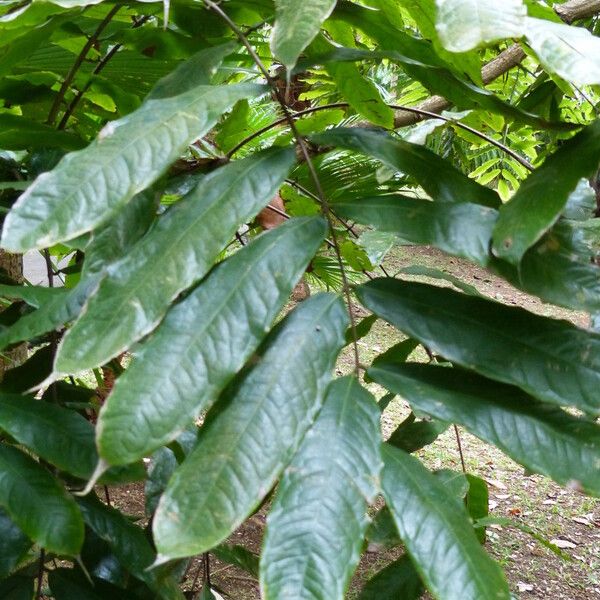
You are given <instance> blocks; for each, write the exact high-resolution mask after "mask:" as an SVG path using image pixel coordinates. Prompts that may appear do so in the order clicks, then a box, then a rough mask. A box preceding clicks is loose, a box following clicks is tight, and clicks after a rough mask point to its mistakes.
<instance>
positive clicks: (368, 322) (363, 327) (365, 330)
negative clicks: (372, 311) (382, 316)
mask: <svg viewBox="0 0 600 600" xmlns="http://www.w3.org/2000/svg"><path fill="white" fill-rule="evenodd" d="M377 319H378V317H377V315H370V316H368V317H365V318H364V319H363V320H362V321H360V323H358V324H357V325H356V327H355V328H354V330H353V329H352V328H351V327H348V329H347V330H346V345H348V344H351V343H352V342H353V341H354V340H355V339H356V341H358V340H360V339H362V338H364V337H365V336H367V335H369V332H370V331H371V329H372V328H373V325H375V323H376V321H377ZM355 334H356V338H355Z"/></svg>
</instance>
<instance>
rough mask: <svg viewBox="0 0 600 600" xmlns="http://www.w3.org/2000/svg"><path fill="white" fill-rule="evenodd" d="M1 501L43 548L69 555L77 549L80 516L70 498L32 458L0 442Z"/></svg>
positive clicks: (79, 533)
mask: <svg viewBox="0 0 600 600" xmlns="http://www.w3.org/2000/svg"><path fill="white" fill-rule="evenodd" d="M0 505H1V506H3V507H4V508H5V509H6V512H7V513H8V514H9V516H10V518H11V519H12V520H13V521H14V522H15V523H16V525H18V527H19V528H20V529H21V530H22V531H23V533H25V534H26V535H27V536H28V537H29V538H30V539H32V540H33V541H34V542H36V543H37V544H39V545H40V546H42V547H43V548H45V549H46V550H48V551H50V552H56V553H57V554H66V555H68V556H76V555H77V553H78V552H79V549H80V548H81V544H82V543H83V520H82V518H81V514H80V512H79V510H78V509H77V505H76V504H75V501H74V500H73V498H72V497H71V496H70V495H69V494H67V492H65V490H64V488H63V487H62V486H61V485H60V483H59V482H58V481H57V480H56V479H55V478H54V477H53V476H52V475H50V473H48V471H46V470H45V469H44V468H42V467H41V466H40V465H39V464H38V463H36V462H35V461H34V460H33V459H32V458H30V457H29V456H27V455H26V454H23V453H22V452H20V451H19V450H17V449H16V448H14V447H12V446H7V445H6V444H0ZM49 515H52V518H49Z"/></svg>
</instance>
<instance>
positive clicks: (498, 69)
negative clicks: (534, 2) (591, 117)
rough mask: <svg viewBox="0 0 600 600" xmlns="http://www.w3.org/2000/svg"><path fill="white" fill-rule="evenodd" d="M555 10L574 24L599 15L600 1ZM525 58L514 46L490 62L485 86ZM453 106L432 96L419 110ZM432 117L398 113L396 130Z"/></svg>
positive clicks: (574, 0)
mask: <svg viewBox="0 0 600 600" xmlns="http://www.w3.org/2000/svg"><path fill="white" fill-rule="evenodd" d="M554 10H555V12H556V14H557V15H558V16H559V17H560V18H561V19H562V20H563V21H564V22H565V23H572V22H573V21H577V20H578V19H586V18H588V17H591V16H593V15H595V14H597V13H600V0H570V2H565V4H555V5H554ZM524 58H525V52H524V51H523V49H522V48H521V46H519V44H513V45H512V46H510V47H509V48H507V49H506V50H504V52H501V53H500V54H499V55H498V56H497V57H496V58H495V59H494V60H492V61H491V62H489V63H488V64H487V65H485V66H484V67H483V69H482V70H481V78H482V79H483V82H484V83H485V84H488V83H490V82H492V81H494V79H498V77H500V76H501V75H504V73H506V72H507V71H510V70H511V69H512V68H513V67H516V66H517V65H518V64H519V63H520V62H521V61H522V60H523V59H524ZM450 106H451V104H450V102H448V100H446V99H445V98H442V97H441V96H432V97H431V98H428V99H427V100H425V102H423V103H422V104H419V105H418V106H417V108H420V109H422V110H427V111H429V112H434V113H438V114H439V113H441V112H442V111H444V110H446V109H447V108H450ZM428 118H430V117H427V116H423V115H416V114H414V113H408V112H405V111H398V112H397V113H396V116H395V119H394V128H395V129H400V128H402V127H407V126H409V125H414V124H415V123H418V122H419V121H424V120H425V119H428Z"/></svg>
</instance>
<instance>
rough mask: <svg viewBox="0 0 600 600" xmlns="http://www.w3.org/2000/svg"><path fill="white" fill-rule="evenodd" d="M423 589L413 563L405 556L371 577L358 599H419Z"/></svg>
mask: <svg viewBox="0 0 600 600" xmlns="http://www.w3.org/2000/svg"><path fill="white" fill-rule="evenodd" d="M423 591H424V590H423V584H422V583H421V578H420V577H419V574H418V573H417V571H416V570H415V567H414V565H413V563H412V562H411V560H410V558H409V557H408V556H403V557H402V558H399V559H398V560H396V561H394V562H393V563H390V564H389V565H388V566H387V567H385V568H384V569H382V570H381V571H379V573H377V574H376V575H375V576H374V577H372V578H371V579H369V581H367V583H366V585H365V587H364V588H363V589H362V591H361V593H360V596H359V597H358V600H398V598H402V600H418V599H419V598H420V597H421V596H422V595H423Z"/></svg>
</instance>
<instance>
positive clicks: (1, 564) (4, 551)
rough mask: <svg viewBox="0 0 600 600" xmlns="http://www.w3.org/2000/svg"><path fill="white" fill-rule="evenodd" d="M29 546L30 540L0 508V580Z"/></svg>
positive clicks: (13, 566)
mask: <svg viewBox="0 0 600 600" xmlns="http://www.w3.org/2000/svg"><path fill="white" fill-rule="evenodd" d="M31 546H32V542H31V540H30V539H29V538H28V537H27V536H26V535H25V534H24V533H23V532H22V531H21V530H20V529H19V528H18V527H17V526H16V525H15V523H14V521H13V520H12V519H11V518H10V517H9V516H8V515H7V514H6V512H5V511H4V509H2V508H0V579H3V578H4V577H6V576H7V575H9V574H10V573H11V571H12V570H13V569H14V568H15V567H16V566H17V565H18V564H19V562H20V561H21V559H22V558H23V556H25V554H26V553H27V551H28V550H29V548H31ZM2 597H4V596H2Z"/></svg>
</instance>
